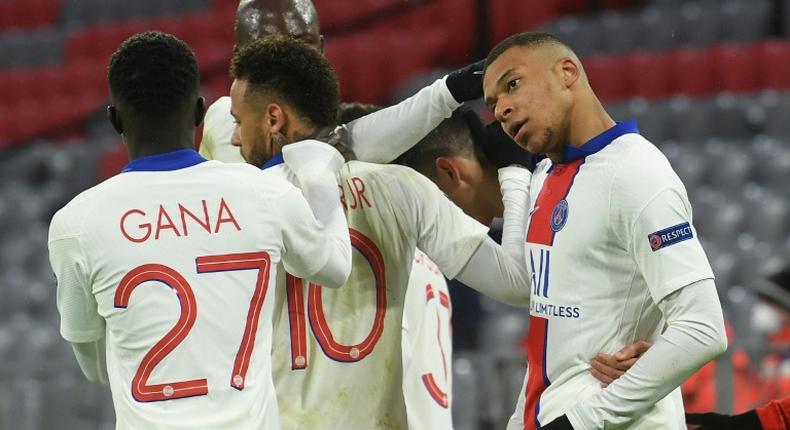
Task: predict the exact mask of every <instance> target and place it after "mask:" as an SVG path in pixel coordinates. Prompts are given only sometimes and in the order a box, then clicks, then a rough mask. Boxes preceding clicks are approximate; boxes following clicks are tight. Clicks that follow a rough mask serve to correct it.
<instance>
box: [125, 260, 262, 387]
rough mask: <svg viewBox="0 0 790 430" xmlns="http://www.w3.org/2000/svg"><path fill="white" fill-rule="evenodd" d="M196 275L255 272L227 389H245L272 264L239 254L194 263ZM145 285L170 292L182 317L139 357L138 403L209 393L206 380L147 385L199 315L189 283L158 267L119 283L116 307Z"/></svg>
mask: <svg viewBox="0 0 790 430" xmlns="http://www.w3.org/2000/svg"><path fill="white" fill-rule="evenodd" d="M196 262H197V273H215V272H227V271H235V270H257V271H258V277H257V280H256V284H255V292H254V293H253V295H252V299H251V300H250V308H249V310H248V311H247V323H246V326H245V327H244V336H243V337H242V339H241V345H240V346H239V349H238V352H237V353H236V360H235V361H234V363H233V373H231V375H232V376H231V380H230V385H231V386H232V387H233V388H236V389H237V390H243V389H244V379H245V377H246V376H247V369H248V367H249V365H250V357H251V356H252V350H253V348H254V346H255V333H256V332H257V331H258V319H259V318H260V315H261V310H262V309H263V300H264V298H265V297H266V289H267V288H268V284H269V272H270V270H271V260H270V259H269V254H267V253H265V252H248V253H241V254H224V255H210V256H203V257H198V258H197V260H196ZM147 281H159V282H162V283H164V284H166V285H167V286H169V287H170V288H171V289H172V290H173V291H174V292H175V293H176V296H177V297H178V300H179V301H180V302H181V315H180V316H179V318H178V321H177V322H176V324H175V326H173V328H172V329H170V331H168V332H167V334H165V336H164V337H163V338H162V339H160V340H159V342H157V343H156V344H155V345H154V346H153V347H152V348H151V349H150V350H149V351H148V353H147V354H146V355H145V357H143V360H142V362H141V363H140V367H138V368H137V373H136V374H135V375H134V378H133V379H132V396H133V397H134V398H135V400H137V401H138V402H156V401H162V400H173V399H181V398H184V397H192V396H202V395H205V394H207V393H208V383H207V381H206V379H205V378H203V379H193V380H191V381H178V382H164V383H161V384H149V383H148V378H149V377H150V376H151V373H152V372H153V370H154V368H155V367H156V366H157V365H158V364H159V362H161V361H162V360H163V359H164V358H165V357H166V356H167V355H168V354H170V353H171V352H172V351H173V350H174V349H175V348H176V347H177V346H178V345H179V344H180V343H181V342H182V341H183V340H184V338H186V337H187V335H188V334H189V331H190V330H192V326H193V325H194V324H195V320H196V319H197V315H198V309H197V302H196V301H195V294H194V293H193V292H192V287H191V286H190V285H189V282H187V280H186V279H185V278H184V277H183V276H182V275H181V274H180V273H178V272H177V271H176V270H174V269H172V268H170V267H168V266H165V265H162V264H143V265H141V266H137V267H136V268H134V269H132V270H131V271H130V272H129V273H127V274H126V276H124V277H123V279H122V280H121V283H120V285H119V286H118V289H117V290H116V291H115V307H116V308H120V309H126V308H127V307H128V306H129V298H130V297H131V295H132V292H133V291H134V289H135V288H137V287H138V286H139V285H140V284H142V283H143V282H147Z"/></svg>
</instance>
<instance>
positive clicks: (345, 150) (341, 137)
mask: <svg viewBox="0 0 790 430" xmlns="http://www.w3.org/2000/svg"><path fill="white" fill-rule="evenodd" d="M346 131H347V130H346V128H345V127H342V126H341V127H337V128H336V129H334V130H333V131H332V132H331V133H329V134H328V135H327V136H325V137H318V138H317V139H318V140H320V141H322V142H325V143H327V144H328V145H329V146H331V147H333V148H335V149H337V152H339V153H340V155H342V156H343V159H344V160H345V161H346V162H348V161H351V160H356V159H357V154H355V153H354V150H353V149H351V147H350V146H348V145H347V144H346Z"/></svg>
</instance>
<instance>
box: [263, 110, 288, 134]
mask: <svg viewBox="0 0 790 430" xmlns="http://www.w3.org/2000/svg"><path fill="white" fill-rule="evenodd" d="M263 120H264V121H265V122H266V124H267V125H268V126H269V132H270V133H272V134H274V133H283V132H284V131H285V127H286V125H287V124H288V115H286V113H285V111H284V110H283V108H282V106H280V105H278V104H277V103H269V105H268V106H266V113H265V118H264V119H263Z"/></svg>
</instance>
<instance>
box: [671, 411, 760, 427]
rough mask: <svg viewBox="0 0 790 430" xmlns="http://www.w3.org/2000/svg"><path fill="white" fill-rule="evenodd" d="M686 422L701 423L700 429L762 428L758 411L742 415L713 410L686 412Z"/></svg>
mask: <svg viewBox="0 0 790 430" xmlns="http://www.w3.org/2000/svg"><path fill="white" fill-rule="evenodd" d="M686 424H699V425H701V427H698V430H762V428H763V426H762V424H760V418H759V417H758V416H757V411H755V410H751V411H749V412H746V413H743V414H740V415H724V414H717V413H713V412H708V413H705V414H686Z"/></svg>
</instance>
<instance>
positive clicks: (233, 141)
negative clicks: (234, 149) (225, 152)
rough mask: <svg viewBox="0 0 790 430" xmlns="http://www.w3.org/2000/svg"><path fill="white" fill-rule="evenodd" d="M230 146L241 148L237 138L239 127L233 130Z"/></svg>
mask: <svg viewBox="0 0 790 430" xmlns="http://www.w3.org/2000/svg"><path fill="white" fill-rule="evenodd" d="M230 144H231V145H233V146H241V136H239V126H238V125H236V127H235V128H234V129H233V135H232V136H231V138H230Z"/></svg>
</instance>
